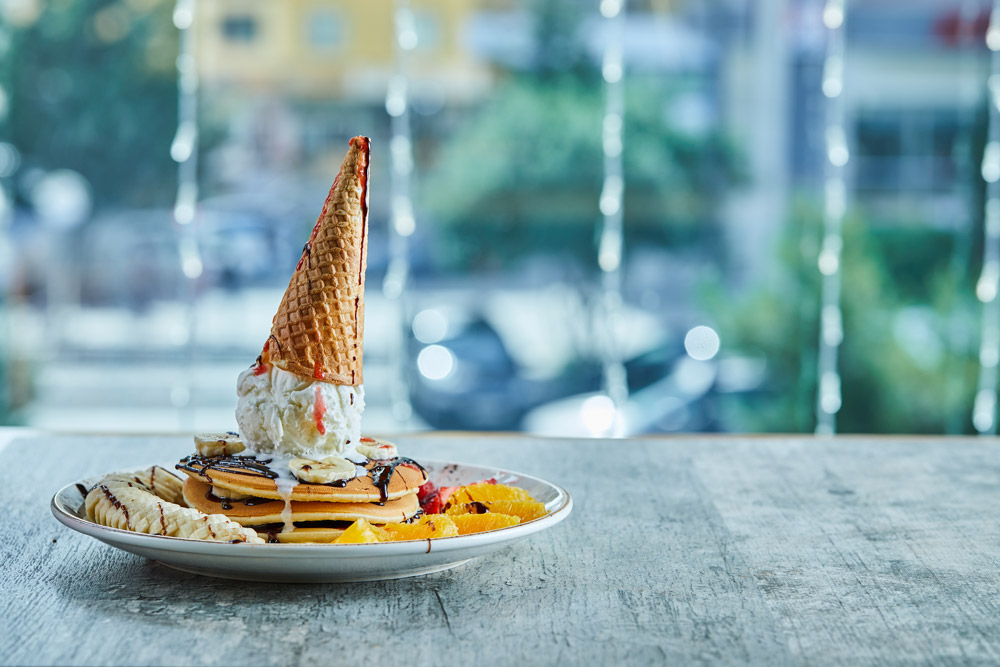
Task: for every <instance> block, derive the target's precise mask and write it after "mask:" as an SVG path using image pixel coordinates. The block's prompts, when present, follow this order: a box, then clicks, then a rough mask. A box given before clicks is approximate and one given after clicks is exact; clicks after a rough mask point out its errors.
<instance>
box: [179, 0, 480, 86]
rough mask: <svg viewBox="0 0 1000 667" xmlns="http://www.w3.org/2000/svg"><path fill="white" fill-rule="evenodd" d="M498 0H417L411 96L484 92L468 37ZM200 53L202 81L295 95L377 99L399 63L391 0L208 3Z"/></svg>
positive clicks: (201, 10)
mask: <svg viewBox="0 0 1000 667" xmlns="http://www.w3.org/2000/svg"><path fill="white" fill-rule="evenodd" d="M496 4H497V3H495V2H468V1H465V0H433V1H429V0H417V1H415V2H413V3H412V8H413V13H414V19H415V27H416V33H417V46H416V48H414V49H413V51H412V52H411V53H410V54H409V56H408V60H407V62H408V67H409V74H410V77H411V81H412V82H413V86H412V94H413V95H414V96H415V97H419V96H420V94H421V91H422V90H423V91H433V93H434V95H436V96H438V97H443V98H445V99H446V100H447V101H448V102H451V103H456V102H457V103H461V102H463V101H466V102H469V101H473V100H475V99H478V98H480V97H481V96H482V95H483V94H484V93H485V92H486V91H487V90H488V89H489V88H490V87H491V85H492V81H493V72H492V69H491V67H490V65H489V64H488V63H486V62H483V61H482V60H481V59H479V58H478V57H477V56H476V55H475V53H473V51H472V50H471V49H470V47H469V45H468V40H467V39H465V30H466V27H467V26H468V24H469V21H470V20H472V19H473V18H474V16H475V15H476V13H477V12H479V11H481V10H483V9H484V8H488V9H494V8H496ZM196 6H197V8H198V14H197V18H196V35H197V36H196V40H197V60H198V66H199V71H200V75H201V78H202V82H203V84H205V85H209V86H223V87H228V86H234V87H238V88H240V89H243V90H245V91H246V92H248V93H251V94H252V93H253V92H259V93H269V92H270V93H280V94H282V95H287V96H291V97H294V98H297V99H305V100H308V99H317V100H326V99H339V100H343V101H348V102H350V101H355V102H372V103H374V102H379V101H380V100H382V99H384V97H385V91H386V87H387V84H388V80H389V78H390V77H391V76H392V74H393V73H394V71H395V68H396V36H395V20H394V16H393V6H394V3H392V2H391V1H389V0H376V1H370V2H357V1H353V2H350V1H346V0H200V1H199V2H198V3H197V5H196Z"/></svg>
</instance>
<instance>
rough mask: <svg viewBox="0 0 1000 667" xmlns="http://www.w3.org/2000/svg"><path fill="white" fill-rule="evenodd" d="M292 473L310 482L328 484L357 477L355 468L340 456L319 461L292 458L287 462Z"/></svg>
mask: <svg viewBox="0 0 1000 667" xmlns="http://www.w3.org/2000/svg"><path fill="white" fill-rule="evenodd" d="M288 467H289V469H290V470H291V471H292V474H293V475H295V476H296V477H298V478H299V480H301V481H303V482H308V483H310V484H328V483H330V482H339V481H340V480H343V479H354V478H355V477H357V469H356V467H355V465H354V463H352V462H351V461H348V460H347V459H345V458H343V457H342V456H328V457H326V458H325V459H322V460H321V461H312V460H310V459H300V458H294V459H292V460H291V461H289V462H288Z"/></svg>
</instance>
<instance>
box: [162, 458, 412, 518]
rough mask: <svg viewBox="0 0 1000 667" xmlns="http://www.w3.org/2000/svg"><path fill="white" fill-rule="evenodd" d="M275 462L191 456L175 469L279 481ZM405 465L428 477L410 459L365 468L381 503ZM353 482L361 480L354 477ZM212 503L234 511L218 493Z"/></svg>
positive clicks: (341, 483) (379, 462)
mask: <svg viewBox="0 0 1000 667" xmlns="http://www.w3.org/2000/svg"><path fill="white" fill-rule="evenodd" d="M272 460H273V459H263V460H258V459H255V458H254V457H252V456H234V455H221V456H201V455H200V454H191V455H190V456H185V457H184V458H183V459H181V461H180V463H178V464H177V465H176V466H175V467H176V468H177V469H178V470H187V471H188V472H193V473H195V474H197V475H199V476H201V477H210V476H209V475H206V474H205V473H206V472H207V471H209V470H218V471H219V472H230V473H234V474H237V475H247V476H249V477H265V478H267V479H277V478H278V473H277V472H275V471H274V470H272V469H271V468H270V467H268V465H267V464H268V463H270V462H271V461H272ZM401 465H411V466H416V467H417V468H418V469H419V470H420V471H421V472H423V473H424V474H425V475H426V474H427V470H426V469H425V468H424V467H423V466H422V465H420V464H419V463H417V462H416V461H414V460H413V459H410V458H406V457H402V456H399V457H396V458H394V459H376V460H373V461H368V463H367V464H365V471H366V472H367V476H368V477H369V478H371V481H372V486H374V487H375V488H376V489H378V493H379V503H380V504H381V503H385V502H386V501H387V500H388V499H389V482H390V481H392V476H393V474H394V473H395V472H396V468H398V467H399V466H401ZM352 479H357V477H354V478H352ZM350 481H351V480H349V479H341V480H337V481H336V482H328V483H327V484H324V485H323V486H335V487H339V488H343V487H345V486H347V483H348V482H350ZM205 497H206V498H208V499H209V500H212V501H219V502H221V503H223V505H222V508H223V509H232V505H231V503H230V506H229V507H226V503H227V502H228V499H225V498H219V497H218V496H216V495H215V494H214V493H212V492H211V490H209V492H208V494H207V495H206V496H205ZM248 501H249V502H248ZM242 502H243V503H244V504H245V505H255V504H257V503H260V502H275V501H274V500H273V499H257V498H247V499H245V500H243V501H242Z"/></svg>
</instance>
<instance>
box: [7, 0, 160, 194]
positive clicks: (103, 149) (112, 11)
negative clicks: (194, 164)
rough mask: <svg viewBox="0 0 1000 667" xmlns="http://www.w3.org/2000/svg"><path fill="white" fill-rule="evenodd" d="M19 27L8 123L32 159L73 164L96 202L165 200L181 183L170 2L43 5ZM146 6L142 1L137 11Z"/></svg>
mask: <svg viewBox="0 0 1000 667" xmlns="http://www.w3.org/2000/svg"><path fill="white" fill-rule="evenodd" d="M44 5H45V9H44V11H43V13H42V14H41V16H40V17H39V18H38V20H37V21H35V22H34V23H32V24H31V25H28V26H23V27H19V28H18V27H14V28H13V29H12V46H11V58H10V61H11V63H13V62H16V66H13V67H11V68H10V70H9V71H8V72H7V73H6V75H7V77H8V78H9V85H10V88H9V90H10V96H11V113H10V117H9V119H8V127H7V131H8V132H9V134H10V135H11V136H12V137H14V138H15V139H16V144H17V146H18V149H19V150H20V151H21V152H22V154H23V156H24V163H25V166H37V167H41V168H42V169H45V170H50V169H60V168H65V169H73V170H75V171H78V172H80V173H81V174H83V175H84V176H85V177H86V178H87V180H88V181H89V182H90V184H91V186H92V188H93V191H94V196H95V203H96V205H97V206H101V205H108V204H111V205H135V206H144V205H163V204H168V203H169V202H170V201H172V193H173V191H174V189H175V187H176V186H175V184H174V183H172V182H170V180H169V179H167V180H165V179H164V174H172V173H173V169H172V166H171V163H170V142H171V140H172V138H173V133H174V131H175V129H176V125H177V89H176V73H175V69H174V61H175V60H176V57H177V38H176V31H175V30H174V29H173V25H172V23H171V20H170V13H171V10H172V7H173V3H172V2H166V1H164V0H151V1H150V2H145V3H139V2H134V3H120V2H109V1H107V0H105V1H101V2H61V1H56V0H53V1H52V2H47V3H44ZM136 7H141V8H142V9H136Z"/></svg>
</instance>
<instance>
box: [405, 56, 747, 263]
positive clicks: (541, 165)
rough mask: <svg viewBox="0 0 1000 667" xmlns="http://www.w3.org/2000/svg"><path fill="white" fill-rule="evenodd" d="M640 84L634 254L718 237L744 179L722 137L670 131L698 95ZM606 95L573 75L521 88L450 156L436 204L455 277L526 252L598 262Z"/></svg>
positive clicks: (629, 102)
mask: <svg viewBox="0 0 1000 667" xmlns="http://www.w3.org/2000/svg"><path fill="white" fill-rule="evenodd" d="M686 88H687V86H686V85H685V84H683V82H679V83H676V82H675V83H674V84H673V85H666V84H664V83H662V82H658V81H655V80H652V79H646V78H641V77H632V78H631V79H630V81H629V84H628V87H627V93H626V113H625V126H624V135H625V147H626V148H625V151H624V155H623V160H624V167H625V182H626V188H625V216H626V229H627V230H628V234H629V237H628V239H627V241H628V243H630V244H632V243H646V244H657V245H672V246H676V245H678V244H685V243H691V242H694V241H696V240H699V239H701V240H704V238H705V235H706V234H711V230H712V226H713V224H714V212H715V205H716V202H717V195H718V194H719V193H720V192H721V189H722V188H723V187H725V186H726V185H727V184H729V183H730V182H731V181H732V180H734V179H735V178H736V177H737V173H736V169H735V166H734V165H735V163H736V159H735V156H734V152H733V151H732V149H731V148H730V147H729V146H728V145H727V144H726V142H725V141H724V140H723V139H722V138H721V137H719V136H717V135H708V136H697V137H696V136H691V135H688V134H685V133H683V132H681V131H678V130H676V129H675V128H672V127H671V126H670V125H669V123H668V122H667V121H665V116H666V114H665V108H666V106H667V104H668V103H669V101H670V100H671V99H673V98H674V97H675V96H677V95H679V94H681V93H682V92H684V91H685V90H686ZM603 104H604V102H603V97H602V90H601V87H600V85H599V83H598V82H597V81H594V80H587V79H586V78H583V77H580V76H577V75H574V74H565V75H563V76H561V77H559V76H555V75H553V74H551V73H550V74H549V75H547V76H545V77H541V76H536V75H520V76H516V77H514V78H512V79H510V80H509V81H507V82H505V83H504V84H502V85H501V87H500V89H499V90H498V91H497V94H496V95H495V97H494V98H493V99H492V100H490V102H489V103H487V104H486V105H485V106H484V107H483V108H482V109H481V110H480V111H479V112H478V113H477V114H475V115H474V116H473V118H472V119H471V120H470V122H468V123H467V124H466V125H465V126H464V127H462V128H461V129H460V130H459V131H457V132H456V133H455V134H454V135H452V137H451V138H450V139H449V140H448V141H447V142H446V144H445V145H444V146H443V147H442V148H441V150H440V152H439V154H438V155H437V158H436V160H435V162H434V164H433V165H432V166H431V168H430V170H429V172H428V173H427V175H426V181H425V187H424V188H423V192H424V200H425V201H424V204H425V206H426V208H427V210H428V211H429V213H430V214H431V215H432V216H434V218H435V222H436V224H439V225H441V226H442V227H443V228H444V229H445V230H446V233H445V234H444V235H443V236H444V238H442V244H441V245H442V247H443V248H445V254H444V256H443V257H441V258H439V260H440V261H441V262H442V263H444V264H445V265H451V266H455V267H460V268H461V267H465V266H467V265H472V264H481V263H483V262H487V263H490V264H504V263H507V262H509V261H511V260H512V259H516V258H517V257H518V256H519V255H521V254H523V253H524V252H525V250H527V249H530V250H531V251H535V252H550V253H566V254H570V255H574V256H576V257H580V256H584V257H588V256H591V255H592V254H593V252H594V251H593V245H594V237H593V234H594V229H595V226H596V224H597V222H598V220H599V219H600V213H599V210H598V199H599V196H600V188H601V183H602V178H603V152H602V147H601V123H602V118H603Z"/></svg>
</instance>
